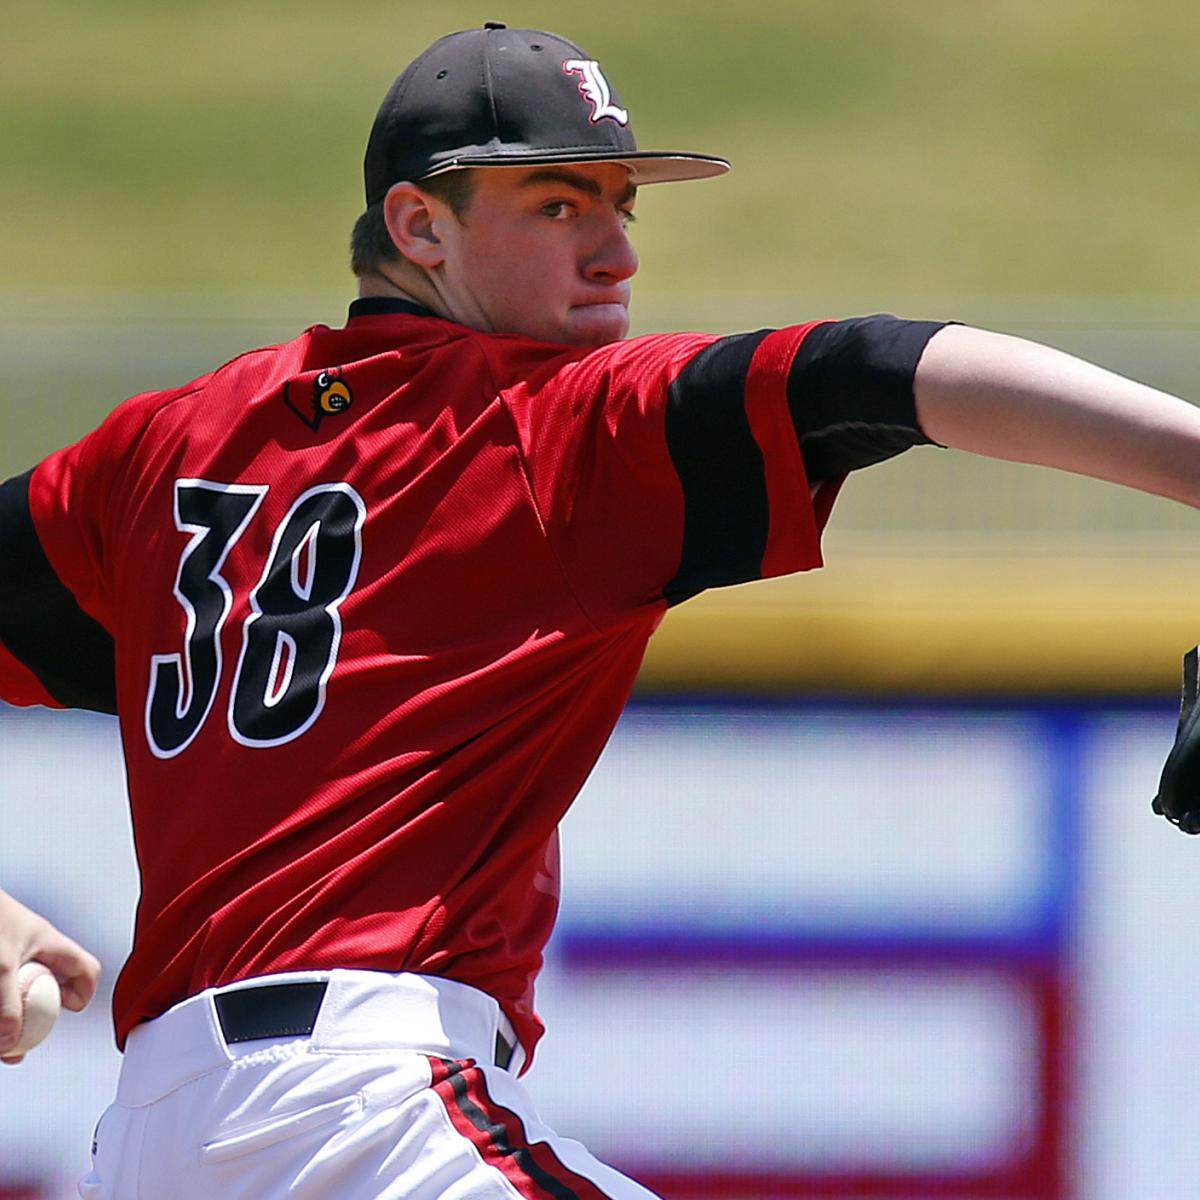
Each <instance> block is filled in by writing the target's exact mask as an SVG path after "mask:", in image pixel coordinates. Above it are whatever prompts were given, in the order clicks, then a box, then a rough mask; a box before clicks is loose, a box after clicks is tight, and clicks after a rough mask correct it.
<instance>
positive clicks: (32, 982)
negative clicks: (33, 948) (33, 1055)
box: [4, 962, 62, 1058]
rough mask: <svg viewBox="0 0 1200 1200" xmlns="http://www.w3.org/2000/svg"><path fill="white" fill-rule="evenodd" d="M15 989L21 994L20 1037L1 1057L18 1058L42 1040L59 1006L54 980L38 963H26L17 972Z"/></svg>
mask: <svg viewBox="0 0 1200 1200" xmlns="http://www.w3.org/2000/svg"><path fill="white" fill-rule="evenodd" d="M17 991H18V993H19V994H20V997H21V1013H22V1020H21V1036H20V1037H19V1038H18V1039H17V1044H16V1045H15V1046H13V1047H12V1049H11V1050H9V1051H8V1053H7V1054H5V1056H4V1057H5V1058H20V1057H21V1055H23V1054H28V1053H29V1051H30V1050H32V1049H33V1048H34V1046H37V1045H39V1044H40V1043H41V1042H44V1041H45V1040H46V1038H47V1037H49V1036H50V1030H52V1029H53V1028H54V1023H55V1021H57V1020H58V1010H59V1009H60V1008H61V1007H62V995H61V993H60V992H59V988H58V980H57V979H55V977H54V972H53V971H51V970H50V968H49V967H47V966H44V965H43V964H42V963H39V962H28V963H26V964H25V965H24V966H23V967H22V968H21V969H20V970H19V971H18V972H17Z"/></svg>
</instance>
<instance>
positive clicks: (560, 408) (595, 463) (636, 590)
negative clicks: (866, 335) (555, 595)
mask: <svg viewBox="0 0 1200 1200" xmlns="http://www.w3.org/2000/svg"><path fill="white" fill-rule="evenodd" d="M811 328H812V326H795V327H790V328H787V329H781V330H761V331H759V332H757V333H748V334H741V335H737V336H733V337H714V336H711V335H703V334H673V335H665V336H659V337H648V338H637V339H633V340H631V341H628V342H619V343H614V344H613V345H610V346H605V347H602V348H600V349H598V350H595V351H592V352H591V353H585V354H579V355H575V356H571V357H568V358H565V359H560V360H557V361H554V362H550V363H547V364H545V365H544V367H543V368H542V370H541V371H540V372H535V373H534V374H533V375H531V376H530V377H529V379H528V381H527V382H522V383H519V384H517V385H515V386H514V387H513V388H511V389H509V392H508V395H509V399H510V403H511V405H512V408H513V411H514V415H515V418H516V420H517V422H518V425H519V426H520V427H521V437H522V442H523V445H524V448H525V452H526V455H527V460H528V471H529V476H530V480H531V484H532V488H533V491H534V499H535V502H536V504H537V507H538V511H539V514H540V516H541V518H542V520H543V522H544V524H545V527H546V532H547V537H548V538H549V540H550V542H551V544H552V545H553V547H554V549H555V551H556V553H557V554H558V556H559V559H560V561H561V563H562V565H563V569H564V571H565V572H566V573H567V575H568V577H569V578H570V579H571V580H572V582H573V583H574V584H575V586H576V588H577V593H578V594H579V596H580V599H581V603H582V604H583V605H584V607H585V608H586V609H588V611H589V614H590V615H591V616H592V617H593V618H594V619H598V620H603V619H609V618H612V617H614V616H617V615H619V614H621V613H622V612H626V611H629V610H630V609H636V608H639V607H642V606H645V605H655V604H657V605H662V604H663V603H664V602H665V603H666V604H668V605H670V604H676V603H679V602H680V601H682V600H685V599H687V598H688V597H690V596H694V595H696V594H697V593H698V592H701V591H703V590H704V589H706V588H710V587H720V586H724V585H727V584H734V583H742V582H746V581H748V580H753V579H761V578H765V577H767V576H772V575H781V574H786V573H790V572H794V571H801V570H807V569H809V568H812V567H817V566H820V565H821V549H820V534H821V529H822V527H823V525H824V522H825V520H826V519H827V517H828V515H829V510H830V508H831V507H832V503H833V497H834V496H835V495H836V491H837V487H838V486H839V484H840V482H841V481H840V478H831V479H827V480H824V481H822V483H821V484H820V485H819V487H818V488H817V489H816V495H815V496H814V488H813V487H812V486H810V484H809V481H808V478H807V476H806V473H805V468H804V461H803V458H802V455H801V452H800V445H799V440H798V436H797V432H796V428H795V425H794V422H793V420H792V416H791V412H790V409H789V399H788V378H789V372H790V369H791V365H792V362H793V360H794V359H795V356H796V352H797V349H798V348H799V346H800V345H801V344H802V343H803V341H804V338H805V336H806V335H807V333H808V332H809V330H810V329H811Z"/></svg>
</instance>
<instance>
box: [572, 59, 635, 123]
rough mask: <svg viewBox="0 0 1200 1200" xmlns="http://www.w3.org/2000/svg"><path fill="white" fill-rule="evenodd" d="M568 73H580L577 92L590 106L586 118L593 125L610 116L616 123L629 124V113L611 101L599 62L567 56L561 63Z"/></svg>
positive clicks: (610, 92) (610, 91)
mask: <svg viewBox="0 0 1200 1200" xmlns="http://www.w3.org/2000/svg"><path fill="white" fill-rule="evenodd" d="M563 71H564V72H565V73H566V74H568V75H581V76H582V79H580V81H579V94H580V95H581V96H583V98H584V99H585V100H586V101H587V102H588V103H589V104H590V105H591V106H592V115H591V116H590V117H589V118H588V119H589V120H590V121H591V122H592V124H593V125H594V124H595V123H596V122H597V121H599V120H600V118H601V117H611V118H612V120H614V121H616V123H617V124H618V125H628V124H629V113H628V112H627V111H626V110H625V109H623V108H618V107H617V106H616V105H615V104H614V103H613V102H612V88H610V87H609V86H608V80H607V79H605V78H604V72H603V71H601V70H600V64H599V63H598V62H596V60H595V59H591V58H569V59H567V61H566V62H564V63H563Z"/></svg>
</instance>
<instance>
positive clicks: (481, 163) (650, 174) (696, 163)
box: [421, 150, 730, 187]
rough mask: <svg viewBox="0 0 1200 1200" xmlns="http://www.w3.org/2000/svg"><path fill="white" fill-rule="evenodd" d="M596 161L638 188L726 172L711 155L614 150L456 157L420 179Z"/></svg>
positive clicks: (721, 162) (724, 165)
mask: <svg viewBox="0 0 1200 1200" xmlns="http://www.w3.org/2000/svg"><path fill="white" fill-rule="evenodd" d="M596 162H616V163H621V164H622V165H623V166H626V167H628V168H629V173H630V175H631V176H632V177H633V182H634V183H635V184H636V185H638V186H639V187H640V186H641V185H642V184H645V183H679V182H682V181H683V180H687V179H711V178H713V177H714V176H717V175H724V174H725V172H726V171H728V170H730V164H729V162H728V161H726V160H725V159H723V158H717V157H716V155H713V154H672V153H670V152H667V151H661V150H633V151H626V152H625V153H623V154H622V153H619V152H617V151H597V152H594V153H587V152H585V151H579V150H561V151H546V150H539V151H535V152H531V153H529V154H520V153H513V152H511V151H510V152H509V153H507V154H487V155H483V154H479V155H460V156H458V157H456V158H452V159H450V160H449V161H447V162H444V163H439V164H438V166H436V167H435V168H434V169H433V170H432V171H429V172H427V173H426V174H425V175H423V176H422V177H421V178H422V179H429V178H430V177H431V176H433V175H442V174H445V172H447V171H462V170H465V169H466V168H468V167H536V166H546V165H566V164H571V163H596Z"/></svg>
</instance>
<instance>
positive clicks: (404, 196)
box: [383, 183, 446, 271]
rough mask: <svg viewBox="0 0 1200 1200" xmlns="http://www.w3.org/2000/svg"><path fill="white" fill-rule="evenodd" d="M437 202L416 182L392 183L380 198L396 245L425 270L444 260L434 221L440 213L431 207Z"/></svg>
mask: <svg viewBox="0 0 1200 1200" xmlns="http://www.w3.org/2000/svg"><path fill="white" fill-rule="evenodd" d="M436 203H437V202H436V201H435V200H433V199H432V197H430V196H427V195H426V194H425V193H424V192H423V191H421V189H420V188H419V187H417V185H416V184H415V183H395V184H393V185H392V186H391V188H390V189H389V190H388V194H387V195H386V196H385V197H384V198H383V219H384V221H385V223H386V224H387V230H388V233H389V234H390V235H391V238H392V242H393V244H394V245H395V247H396V249H397V250H398V251H399V252H400V254H401V255H403V257H404V258H406V259H408V261H409V262H412V263H416V265H417V266H419V267H423V268H424V269H425V270H427V271H430V270H432V269H433V268H434V267H439V266H441V265H442V263H443V262H445V260H446V251H445V247H444V246H443V245H442V241H441V238H440V237H439V236H438V230H437V226H436V224H435V218H437V217H438V216H440V214H438V213H435V211H434V205H435V204H436Z"/></svg>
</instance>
